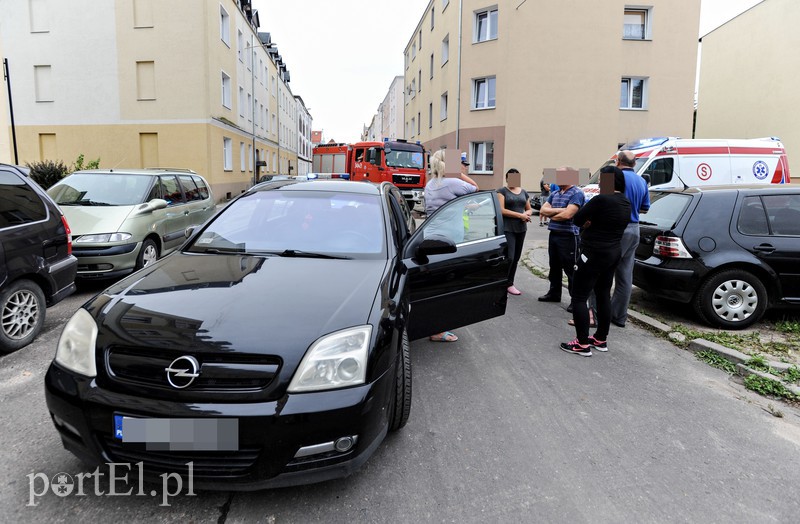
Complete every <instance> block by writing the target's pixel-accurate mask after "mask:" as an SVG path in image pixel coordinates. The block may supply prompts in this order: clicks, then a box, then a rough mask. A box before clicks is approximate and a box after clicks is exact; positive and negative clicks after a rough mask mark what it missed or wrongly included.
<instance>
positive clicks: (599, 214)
mask: <svg viewBox="0 0 800 524" xmlns="http://www.w3.org/2000/svg"><path fill="white" fill-rule="evenodd" d="M572 220H573V221H574V223H575V225H577V226H583V225H584V224H585V223H586V222H591V224H590V225H589V226H587V227H586V228H584V229H583V231H582V232H581V245H582V246H585V247H588V248H590V249H610V248H615V247H616V248H619V242H620V240H621V239H622V234H623V233H624V232H625V227H626V226H627V225H628V222H630V221H631V203H630V201H628V198H627V197H626V196H625V194H624V193H614V194H612V195H597V196H596V197H594V198H592V199H591V200H589V201H588V202H587V203H586V205H584V206H583V207H582V208H580V209H579V210H578V212H577V213H575V217H574V218H573V219H572Z"/></svg>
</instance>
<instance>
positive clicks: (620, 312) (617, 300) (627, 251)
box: [611, 222, 639, 326]
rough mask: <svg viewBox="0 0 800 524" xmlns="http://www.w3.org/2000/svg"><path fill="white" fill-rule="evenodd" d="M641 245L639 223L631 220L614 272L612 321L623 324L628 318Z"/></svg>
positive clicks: (624, 234) (621, 243) (626, 229)
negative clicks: (636, 256) (637, 257)
mask: <svg viewBox="0 0 800 524" xmlns="http://www.w3.org/2000/svg"><path fill="white" fill-rule="evenodd" d="M638 246H639V223H638V222H631V223H630V224H628V225H627V227H626V228H625V232H624V233H623V234H622V240H621V241H620V248H621V249H620V250H621V258H620V261H619V265H618V266H617V270H616V271H615V272H614V295H613V296H612V297H611V321H612V322H614V323H615V324H619V325H621V326H624V325H625V322H626V321H627V320H628V302H630V300H631V290H632V289H633V262H634V259H635V257H634V255H635V254H636V248H637V247H638Z"/></svg>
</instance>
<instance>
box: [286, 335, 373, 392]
mask: <svg viewBox="0 0 800 524" xmlns="http://www.w3.org/2000/svg"><path fill="white" fill-rule="evenodd" d="M371 335H372V326H360V327H356V328H349V329H345V330H342V331H337V332H336V333H331V334H330V335H325V336H324V337H322V338H320V339H319V340H317V341H316V342H314V344H313V345H312V346H311V348H310V349H309V350H308V351H307V352H306V355H305V356H304V357H303V360H302V361H301V362H300V365H299V366H298V367H297V371H296V372H295V374H294V377H293V378H292V382H291V383H290V384H289V393H298V392H303V391H322V390H326V389H338V388H343V387H348V386H355V385H358V384H363V383H364V381H365V380H366V376H367V353H368V349H369V344H370V338H371Z"/></svg>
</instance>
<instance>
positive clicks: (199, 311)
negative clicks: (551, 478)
mask: <svg viewBox="0 0 800 524" xmlns="http://www.w3.org/2000/svg"><path fill="white" fill-rule="evenodd" d="M478 196H479V197H481V198H485V199H486V200H487V203H486V205H483V206H481V207H480V209H478V210H475V211H474V212H473V214H472V215H469V221H467V220H465V213H464V211H465V209H466V207H467V205H468V204H469V203H470V202H471V201H472V199H473V198H475V194H472V195H467V196H464V197H461V198H458V199H455V200H452V201H450V202H448V203H447V204H445V205H444V206H442V207H441V208H440V209H439V210H437V212H436V213H435V214H433V215H431V216H430V217H429V218H428V220H427V221H426V222H424V223H423V224H422V225H421V226H420V227H419V228H416V226H415V221H414V218H413V217H412V215H411V212H410V210H409V209H408V207H407V205H406V202H405V199H404V198H403V196H402V195H401V194H400V191H399V190H398V189H397V188H396V187H395V186H393V185H391V184H389V183H383V184H381V185H379V186H378V185H373V184H370V183H365V182H343V181H308V182H303V183H298V182H297V181H294V180H287V181H276V182H272V183H270V184H265V185H263V186H260V187H258V188H256V187H254V188H251V189H250V190H249V191H247V192H246V193H244V194H242V195H241V196H239V197H237V198H236V199H234V200H233V201H232V202H231V203H230V204H229V205H228V206H227V207H226V208H225V209H223V210H222V211H220V212H219V213H218V214H217V215H216V216H215V217H214V218H213V219H211V220H210V221H209V222H208V223H206V224H204V225H203V226H202V227H200V228H198V229H197V230H196V231H194V232H192V233H190V235H191V236H190V237H189V239H188V240H187V242H186V243H185V244H184V245H183V247H181V248H180V249H179V250H177V251H176V252H174V253H173V254H171V255H169V256H167V257H165V258H163V259H161V260H158V261H156V262H155V263H153V264H152V265H151V266H148V267H146V268H144V269H143V270H142V271H141V272H139V273H137V274H135V275H131V276H129V277H126V278H125V279H123V280H121V281H120V282H118V283H117V284H116V285H114V286H112V287H110V288H108V289H107V290H105V291H104V292H102V293H100V294H99V295H98V296H97V297H96V298H95V299H93V300H91V301H89V302H88V303H87V304H85V305H84V306H83V307H82V308H81V309H79V310H78V311H77V312H76V313H75V315H74V316H73V317H72V319H71V320H70V321H69V322H68V323H67V325H66V327H65V329H64V333H63V334H62V336H61V339H60V341H59V343H58V349H57V354H56V357H55V359H54V361H53V363H52V364H51V366H50V368H49V370H48V372H47V376H46V379H45V381H46V398H47V405H48V408H49V410H50V413H51V414H52V417H53V421H54V423H55V427H56V428H57V430H58V432H59V434H60V435H61V439H62V442H63V444H64V446H65V447H66V448H67V449H68V450H70V451H72V452H73V453H75V455H77V456H78V457H80V458H81V459H83V460H84V461H86V462H88V463H90V464H95V463H103V462H129V463H138V462H140V461H141V462H143V463H144V466H143V467H144V470H145V477H146V478H154V477H155V475H156V474H161V473H163V472H165V471H173V472H177V473H183V474H185V473H187V471H188V466H187V463H188V462H190V461H191V462H192V463H193V470H192V471H193V478H194V483H195V485H196V486H198V487H205V488H212V489H213V488H220V489H255V488H261V487H275V486H285V485H293V484H303V483H310V482H317V481H323V480H327V479H331V478H335V477H341V476H345V475H347V474H349V473H350V472H352V471H353V470H355V469H356V468H358V467H359V466H360V465H361V464H362V463H363V462H364V461H366V460H367V458H368V457H369V456H370V455H371V454H372V453H373V452H374V451H375V449H376V448H377V447H378V445H379V444H380V442H381V441H382V440H383V438H384V436H385V435H386V433H387V431H393V430H397V429H399V428H401V427H403V426H404V425H405V423H406V420H407V419H408V416H409V413H410V409H411V384H412V379H411V360H410V356H409V340H413V339H416V338H421V337H426V336H429V335H432V334H436V333H439V332H442V331H444V330H445V329H451V328H456V327H459V326H463V325H467V324H472V323H474V322H478V321H481V320H485V319H488V318H491V317H495V316H498V315H502V314H504V312H505V308H506V300H507V299H506V288H507V287H508V284H507V280H506V277H507V270H508V260H507V258H506V255H505V250H506V242H505V236H504V234H503V224H502V216H501V214H500V211H499V204H498V201H497V197H496V194H495V193H494V192H493V191H492V192H482V193H481V194H479V195H478ZM148 424H150V426H148ZM187 424H188V425H189V426H191V427H193V428H194V438H190V439H188V441H187V439H185V438H184V440H183V442H180V441H176V440H174V439H165V438H163V437H162V438H156V436H154V435H155V433H148V431H149V429H148V428H150V429H152V430H153V432H156V431H157V430H164V429H165V428H166V430H167V431H169V430H172V431H173V433H172V434H173V435H175V434H176V433H175V432H176V431H182V429H181V428H183V430H186V425H187ZM198 428H204V429H202V430H200V431H202V434H201V435H200V436H198ZM190 431H191V429H190ZM190 434H191V433H190ZM203 435H205V437H203Z"/></svg>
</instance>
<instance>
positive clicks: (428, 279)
mask: <svg viewBox="0 0 800 524" xmlns="http://www.w3.org/2000/svg"><path fill="white" fill-rule="evenodd" d="M403 263H404V265H405V268H406V270H407V274H406V277H407V279H408V280H407V282H408V285H409V297H410V304H411V311H410V313H409V322H408V336H409V338H410V339H411V340H416V339H419V338H422V337H426V336H430V335H434V334H436V333H441V332H442V331H445V330H448V329H455V328H458V327H461V326H466V325H468V324H474V323H475V322H480V321H482V320H486V319H489V318H493V317H497V316H500V315H503V314H505V312H506V302H507V300H508V295H507V289H508V264H509V260H508V256H507V243H506V237H505V235H504V233H503V217H502V213H501V210H500V203H499V201H498V200H497V194H496V193H495V192H494V191H479V192H477V193H471V194H469V195H465V196H462V197H459V198H456V199H453V200H451V201H450V202H447V203H446V204H444V205H443V206H442V207H440V208H439V209H438V210H437V211H436V212H435V213H433V214H432V215H431V216H430V217H429V218H428V219H427V220H426V221H425V222H423V223H422V225H421V226H420V227H419V228H418V229H417V231H416V232H415V233H414V234H413V235H412V236H411V238H410V239H409V241H408V242H407V243H406V245H405V248H404V249H403Z"/></svg>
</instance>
